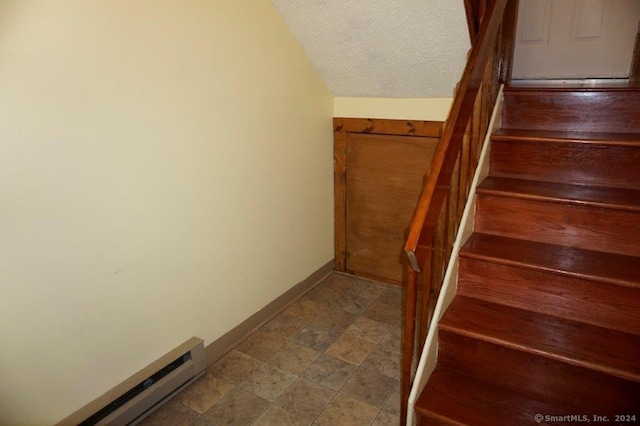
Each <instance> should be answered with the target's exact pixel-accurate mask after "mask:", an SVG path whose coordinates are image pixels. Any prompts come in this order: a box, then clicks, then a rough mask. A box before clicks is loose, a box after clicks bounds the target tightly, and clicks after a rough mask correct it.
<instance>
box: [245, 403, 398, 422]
mask: <svg viewBox="0 0 640 426" xmlns="http://www.w3.org/2000/svg"><path fill="white" fill-rule="evenodd" d="M389 415H390V414H389ZM309 425H311V421H309V420H306V419H303V418H302V417H298V416H296V415H295V414H293V413H290V412H288V411H287V410H285V409H282V408H280V407H278V406H277V405H272V406H271V407H269V408H268V409H267V411H265V412H264V413H263V414H262V415H261V416H260V417H258V420H256V421H255V422H253V423H252V424H251V426H309Z"/></svg>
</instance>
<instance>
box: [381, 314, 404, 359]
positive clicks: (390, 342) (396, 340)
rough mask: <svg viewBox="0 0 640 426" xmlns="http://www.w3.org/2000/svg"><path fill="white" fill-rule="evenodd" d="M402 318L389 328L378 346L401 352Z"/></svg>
mask: <svg viewBox="0 0 640 426" xmlns="http://www.w3.org/2000/svg"><path fill="white" fill-rule="evenodd" d="M401 324H402V318H401V319H400V320H399V321H398V322H396V324H395V325H394V326H393V327H391V329H390V330H389V332H388V333H387V334H386V335H385V336H384V337H383V338H382V340H380V345H381V346H384V347H385V348H391V349H395V350H398V351H400V350H402V329H403V328H402V325H401Z"/></svg>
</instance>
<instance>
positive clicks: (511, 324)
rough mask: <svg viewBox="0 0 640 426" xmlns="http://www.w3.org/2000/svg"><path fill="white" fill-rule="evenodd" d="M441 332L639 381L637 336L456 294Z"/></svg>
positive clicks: (639, 357)
mask: <svg viewBox="0 0 640 426" xmlns="http://www.w3.org/2000/svg"><path fill="white" fill-rule="evenodd" d="M439 327H440V330H442V331H447V332H449V333H455V334H461V335H464V336H467V337H471V338H474V339H478V340H482V341H485V342H489V343H493V344H497V345H501V346H505V347H509V348H512V349H516V350H519V351H524V352H528V353H531V354H535V355H539V356H543V357H546V358H551V359H554V360H557V361H561V362H565V363H567V364H571V365H575V366H578V367H583V368H588V369H591V370H595V371H599V372H602V373H605V374H609V375H612V376H616V377H619V378H622V379H626V380H632V381H635V382H640V365H639V364H638V362H637V360H638V359H640V336H637V335H632V334H628V333H624V332H621V331H616V330H611V329H607V328H603V327H597V326H593V325H588V324H584V323H580V322H577V321H571V320H566V319H561V318H556V317H553V316H549V315H544V314H539V313H535V312H531V311H527V310H522V309H517V308H512V307H509V306H505V305H499V304H495V303H491V302H485V301H482V300H479V299H474V298H469V297H463V296H457V297H455V298H454V300H453V301H452V303H451V305H450V306H449V308H448V309H447V311H446V313H445V314H444V316H443V317H442V320H441V321H440V324H439Z"/></svg>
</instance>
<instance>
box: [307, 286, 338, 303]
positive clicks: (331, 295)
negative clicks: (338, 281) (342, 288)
mask: <svg viewBox="0 0 640 426" xmlns="http://www.w3.org/2000/svg"><path fill="white" fill-rule="evenodd" d="M340 294H341V293H340V292H338V291H335V290H331V289H329V288H323V287H320V286H316V287H315V288H314V289H312V290H311V291H309V292H308V293H307V294H305V295H304V296H303V297H302V298H303V299H307V300H313V301H314V302H316V303H320V304H322V305H327V306H328V305H331V304H332V303H333V302H335V301H336V300H338V299H339V298H340Z"/></svg>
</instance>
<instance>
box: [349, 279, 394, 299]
mask: <svg viewBox="0 0 640 426" xmlns="http://www.w3.org/2000/svg"><path fill="white" fill-rule="evenodd" d="M389 287H393V286H392V285H391V284H381V283H377V282H375V281H369V280H365V279H359V280H358V282H356V283H354V284H353V286H351V288H350V289H349V290H347V294H357V295H359V296H360V297H362V298H364V299H367V300H369V301H374V300H376V299H378V298H379V297H380V296H381V295H382V293H384V292H385V290H387V288H389Z"/></svg>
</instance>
